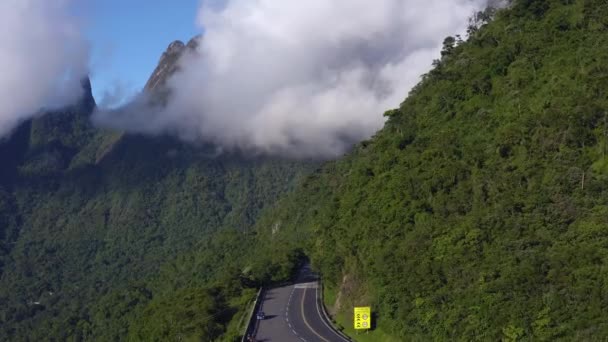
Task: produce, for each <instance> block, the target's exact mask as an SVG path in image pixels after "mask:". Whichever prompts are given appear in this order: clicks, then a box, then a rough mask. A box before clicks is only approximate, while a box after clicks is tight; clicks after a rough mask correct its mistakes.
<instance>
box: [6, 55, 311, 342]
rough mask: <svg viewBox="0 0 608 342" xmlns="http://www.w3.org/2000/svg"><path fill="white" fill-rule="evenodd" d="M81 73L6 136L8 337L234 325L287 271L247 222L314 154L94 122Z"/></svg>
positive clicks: (229, 330) (98, 336)
mask: <svg viewBox="0 0 608 342" xmlns="http://www.w3.org/2000/svg"><path fill="white" fill-rule="evenodd" d="M169 57H175V56H174V55H171V56H169ZM176 60H177V58H173V59H171V60H169V63H176ZM163 61H165V62H167V59H166V58H163V59H161V63H162V62H163ZM153 77H156V79H155V80H156V81H155V82H156V83H158V84H162V83H163V81H162V77H168V75H161V78H160V79H159V78H158V75H156V74H155V75H153ZM84 85H85V90H86V91H85V95H84V97H83V98H82V100H81V101H80V102H79V103H78V104H77V105H75V106H73V107H71V108H67V109H65V110H61V111H58V112H56V113H48V114H46V115H44V116H41V117H38V118H36V119H34V120H31V121H29V122H26V123H24V124H23V125H22V126H21V127H20V128H19V129H18V130H17V131H16V132H14V134H13V135H12V136H11V138H10V139H9V140H6V141H3V142H2V143H1V144H0V160H1V163H2V164H1V165H2V166H1V168H0V176H1V178H0V340H2V341H44V340H55V341H66V340H74V341H79V340H95V341H115V340H125V339H127V338H128V339H130V340H134V341H136V340H141V341H152V340H158V341H171V340H177V339H179V338H194V339H201V340H211V339H215V338H217V337H219V336H223V338H224V339H226V340H229V339H231V338H232V337H233V336H235V335H237V334H238V333H239V332H240V331H239V329H240V326H239V320H240V319H241V318H242V317H243V314H244V313H245V310H246V305H245V304H246V302H247V301H248V300H250V299H251V297H252V296H253V295H254V294H255V292H256V290H255V286H256V285H257V284H259V283H260V282H263V281H268V280H271V279H272V278H273V277H285V275H286V274H289V272H290V271H291V269H289V267H291V266H290V265H291V264H290V263H286V262H282V261H281V258H290V257H291V256H290V254H289V251H286V252H285V253H281V254H280V255H278V256H276V257H275V256H270V255H264V254H261V255H259V256H258V255H255V253H256V250H255V249H253V248H252V247H251V246H252V245H251V243H250V242H251V241H252V240H253V237H254V235H253V234H252V233H251V232H250V231H249V230H248V228H250V227H251V226H252V224H253V223H254V222H255V220H256V217H257V216H258V214H259V213H260V211H261V210H262V209H263V208H264V207H266V206H268V205H270V204H272V203H273V202H274V201H275V200H276V199H277V198H278V196H280V195H281V194H282V193H284V192H286V191H287V190H289V189H291V188H292V187H293V184H294V183H295V182H296V181H297V179H298V178H300V176H301V175H303V174H305V173H307V172H308V170H309V168H310V167H312V166H313V165H314V163H313V162H309V161H290V160H280V159H274V158H268V157H259V156H258V157H249V156H246V155H242V154H239V153H223V154H220V155H218V154H217V153H216V150H215V148H214V147H213V146H190V145H186V144H182V143H180V142H177V141H175V140H174V139H171V138H168V137H156V138H154V137H143V136H131V135H125V134H123V133H121V132H111V131H106V130H100V129H96V128H94V127H93V126H92V125H91V124H90V122H89V116H90V114H91V112H92V110H93V109H94V107H95V101H94V99H93V98H92V96H91V90H90V85H89V84H88V82H86V83H85V84H84ZM149 90H154V91H156V90H158V89H156V88H154V89H152V88H151V89H149ZM153 94H154V93H153ZM274 259H276V261H277V262H275V260H274ZM275 264H276V267H274V268H273V267H272V265H275ZM260 265H261V266H260ZM282 265H283V266H282ZM285 265H287V266H285ZM267 266H271V267H270V268H269V269H271V270H273V271H272V272H270V271H268V270H267ZM281 267H283V268H281ZM275 270H276V271H277V272H274V271H275Z"/></svg>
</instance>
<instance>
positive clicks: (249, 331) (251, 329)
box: [241, 287, 264, 342]
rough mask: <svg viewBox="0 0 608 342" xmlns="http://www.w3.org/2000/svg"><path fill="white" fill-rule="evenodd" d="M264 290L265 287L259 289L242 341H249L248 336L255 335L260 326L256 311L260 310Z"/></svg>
mask: <svg viewBox="0 0 608 342" xmlns="http://www.w3.org/2000/svg"><path fill="white" fill-rule="evenodd" d="M263 292H264V288H263V287H261V288H260V289H259V290H258V294H257V296H256V297H255V301H254V302H253V306H252V307H251V312H250V313H249V322H247V327H246V328H245V331H244V332H243V337H242V338H241V342H248V340H247V337H248V336H255V333H256V330H257V328H258V324H259V323H258V320H257V319H256V317H255V313H256V312H257V311H258V309H259V307H260V298H262V293H263Z"/></svg>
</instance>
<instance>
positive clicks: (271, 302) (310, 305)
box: [255, 265, 350, 342]
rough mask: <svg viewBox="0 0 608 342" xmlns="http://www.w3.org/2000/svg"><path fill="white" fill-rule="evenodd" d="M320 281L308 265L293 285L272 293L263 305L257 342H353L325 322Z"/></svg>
mask: <svg viewBox="0 0 608 342" xmlns="http://www.w3.org/2000/svg"><path fill="white" fill-rule="evenodd" d="M319 291H320V289H319V280H318V277H317V276H316V275H315V274H314V273H312V271H311V270H310V266H309V265H305V266H304V267H303V268H302V270H301V271H300V274H299V276H298V278H297V281H296V282H295V283H294V284H291V285H286V286H282V287H277V288H273V289H269V290H267V291H266V292H265V294H264V297H263V299H262V303H261V309H260V310H261V311H263V312H264V313H265V314H266V319H264V320H262V321H258V326H257V329H256V333H255V338H256V341H258V342H262V341H263V342H274V341H277V342H279V341H280V342H290V341H293V342H317V341H319V342H350V340H348V339H346V338H345V337H343V336H342V335H340V334H339V333H338V332H336V331H335V330H334V329H333V328H332V327H331V325H330V324H329V323H328V322H327V321H326V319H325V318H324V315H323V313H322V309H321V308H320V300H319V295H320V294H319Z"/></svg>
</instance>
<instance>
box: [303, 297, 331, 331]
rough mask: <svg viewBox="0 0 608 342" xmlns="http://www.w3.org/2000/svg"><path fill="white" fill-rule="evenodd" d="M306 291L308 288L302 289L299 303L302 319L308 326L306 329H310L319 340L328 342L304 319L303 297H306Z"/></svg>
mask: <svg viewBox="0 0 608 342" xmlns="http://www.w3.org/2000/svg"><path fill="white" fill-rule="evenodd" d="M307 291H308V289H304V294H303V295H302V304H301V305H300V311H301V313H302V319H303V320H304V324H306V326H307V327H308V329H310V331H312V332H313V334H315V335H317V337H319V338H320V339H321V340H323V341H324V342H329V341H328V340H326V339H325V338H324V337H323V336H321V335H319V333H318V332H316V331H315V329H313V328H312V327H311V326H310V324H308V321H307V320H306V315H304V298H306V292H307ZM315 302H316V301H315Z"/></svg>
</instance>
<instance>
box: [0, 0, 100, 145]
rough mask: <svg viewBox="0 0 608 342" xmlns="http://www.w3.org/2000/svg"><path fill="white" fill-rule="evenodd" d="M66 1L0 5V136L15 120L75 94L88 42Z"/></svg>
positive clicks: (85, 67) (10, 0)
mask: <svg viewBox="0 0 608 342" xmlns="http://www.w3.org/2000/svg"><path fill="white" fill-rule="evenodd" d="M71 3H72V1H70V0H59V1H47V0H6V1H2V2H1V3H0V22H2V31H1V32H0V68H1V69H2V76H1V77H0V138H4V137H6V136H7V135H9V134H10V133H11V132H12V130H13V129H15V128H16V127H17V126H18V125H19V124H20V123H21V122H23V121H24V120H26V119H28V118H31V117H33V116H36V115H40V114H41V113H42V112H44V111H48V110H53V109H59V108H62V107H65V106H67V105H70V104H72V103H74V102H76V101H77V99H78V98H79V97H80V96H81V94H82V92H81V87H80V82H81V80H82V79H83V78H85V77H86V75H87V73H88V61H89V58H88V57H89V56H88V45H87V42H86V41H85V39H84V38H83V36H82V33H81V28H80V26H79V23H78V22H76V21H75V19H74V18H73V17H71V16H69V15H68V8H69V5H70V4H71Z"/></svg>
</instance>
